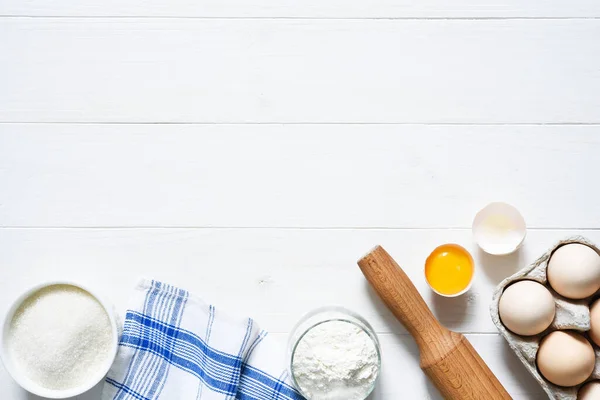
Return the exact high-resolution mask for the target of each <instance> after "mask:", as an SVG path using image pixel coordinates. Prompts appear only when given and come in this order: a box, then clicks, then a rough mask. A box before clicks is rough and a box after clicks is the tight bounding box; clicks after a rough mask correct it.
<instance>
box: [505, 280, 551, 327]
mask: <svg viewBox="0 0 600 400" xmlns="http://www.w3.org/2000/svg"><path fill="white" fill-rule="evenodd" d="M498 311H499V312H500V319H501V320H502V323H503V324H504V326H506V328H507V329H508V330H510V331H511V332H513V333H516V334H517V335H524V336H530V335H537V334H538V333H541V332H543V331H544V330H545V329H546V328H548V327H549V326H550V324H551V323H552V320H554V314H555V313H556V305H555V303H554V297H552V294H551V293H550V291H549V290H548V289H547V288H546V287H545V286H544V285H542V284H541V283H538V282H534V281H529V280H523V281H519V282H516V283H513V284H512V285H510V286H509V287H507V288H506V290H504V293H502V297H501V298H500V304H499V306H498Z"/></svg>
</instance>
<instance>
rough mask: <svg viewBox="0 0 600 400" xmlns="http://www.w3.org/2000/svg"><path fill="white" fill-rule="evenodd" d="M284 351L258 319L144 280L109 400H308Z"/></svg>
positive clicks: (109, 382)
mask: <svg viewBox="0 0 600 400" xmlns="http://www.w3.org/2000/svg"><path fill="white" fill-rule="evenodd" d="M283 365H284V354H282V352H281V351H280V349H278V348H277V347H276V346H271V345H270V343H269V340H268V336H267V333H266V332H265V331H261V330H260V329H259V328H258V326H257V325H256V323H255V322H254V321H253V320H252V319H251V318H246V319H235V318H232V317H229V316H227V315H224V314H222V313H220V312H218V311H217V310H216V309H215V308H214V307H213V306H211V305H207V304H205V303H204V302H203V301H202V300H200V299H199V298H198V297H195V296H194V295H191V294H190V293H188V292H187V291H185V290H182V289H178V288H176V287H174V286H170V285H167V284H164V283H161V282H156V281H148V280H143V281H141V282H140V283H139V284H138V285H137V287H136V290H135V294H134V298H133V303H132V305H131V309H130V310H128V311H127V314H126V317H125V323H124V326H123V335H122V337H121V341H120V344H119V351H118V354H117V358H116V360H115V362H114V364H113V366H112V368H111V370H110V371H109V373H108V375H107V377H106V382H105V384H104V391H103V393H102V400H130V399H131V400H133V399H135V400H155V399H161V400H188V399H190V400H199V399H202V400H213V399H241V400H246V399H248V400H251V399H257V400H267V399H273V400H274V399H278V400H302V399H303V397H301V396H300V395H299V394H298V392H297V391H296V390H295V389H294V388H293V387H292V386H291V385H290V383H289V376H288V373H287V372H286V368H285V367H284V366H283Z"/></svg>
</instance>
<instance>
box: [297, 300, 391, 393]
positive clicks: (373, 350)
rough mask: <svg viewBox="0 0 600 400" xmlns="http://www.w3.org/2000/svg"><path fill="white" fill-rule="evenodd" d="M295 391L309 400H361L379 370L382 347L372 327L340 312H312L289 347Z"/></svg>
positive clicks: (334, 309) (328, 309) (347, 312)
mask: <svg viewBox="0 0 600 400" xmlns="http://www.w3.org/2000/svg"><path fill="white" fill-rule="evenodd" d="M288 357H289V369H290V375H291V377H292V381H293V382H294V386H295V387H296V389H298V391H299V392H300V393H301V394H302V395H303V396H304V397H305V398H307V399H309V400H364V399H366V398H367V397H368V396H369V394H371V392H372V391H373V389H374V388H375V383H376V382H377V378H378V377H379V371H380V370H381V348H380V346H379V340H378V339H377V335H376V334H375V331H374V330H373V328H372V327H371V325H370V324H369V323H368V322H367V321H366V320H365V319H364V318H362V317H361V316H360V315H358V314H356V313H355V312H353V311H350V310H348V309H346V308H343V307H337V306H328V307H323V308H319V309H316V310H313V311H311V312H310V313H308V314H307V315H305V316H304V317H303V318H302V319H301V320H300V321H299V322H298V323H297V324H296V326H295V327H294V329H293V330H292V333H291V335H290V340H289V343H288Z"/></svg>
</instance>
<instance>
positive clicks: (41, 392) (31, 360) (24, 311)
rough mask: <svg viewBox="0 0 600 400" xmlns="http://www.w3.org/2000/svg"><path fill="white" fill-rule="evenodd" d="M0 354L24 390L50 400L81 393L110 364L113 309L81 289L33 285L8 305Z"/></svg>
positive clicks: (115, 334)
mask: <svg viewBox="0 0 600 400" xmlns="http://www.w3.org/2000/svg"><path fill="white" fill-rule="evenodd" d="M1 333H2V337H1V345H0V355H1V356H2V361H3V363H4V366H5V367H6V370H7V371H8V372H9V374H10V375H11V376H12V378H13V379H14V380H15V381H16V382H17V383H18V384H19V385H20V386H21V387H22V388H24V389H25V390H27V391H29V392H31V393H33V394H36V395H38V396H42V397H45V398H50V399H65V398H69V397H75V396H77V395H80V394H82V393H84V392H86V391H88V390H90V389H91V388H92V387H94V386H95V385H96V384H98V383H99V382H100V381H101V380H102V379H103V378H104V376H105V375H106V373H107V372H108V370H109V368H110V366H111V365H112V363H113V361H114V359H115V357H116V353H117V347H118V340H119V331H118V328H117V318H116V316H115V314H114V311H113V308H112V306H110V305H108V304H107V303H105V302H104V301H103V300H101V299H100V298H99V297H98V296H96V295H94V294H92V292H90V291H89V290H88V289H86V288H84V287H82V286H81V285H78V284H74V283H71V282H50V283H46V284H43V285H38V286H36V287H34V288H32V289H30V290H28V291H27V292H25V293H24V294H23V295H21V296H20V297H19V298H18V299H16V301H15V302H14V303H13V305H12V307H11V308H10V309H9V311H8V313H7V314H6V317H5V319H4V324H3V327H2V331H1Z"/></svg>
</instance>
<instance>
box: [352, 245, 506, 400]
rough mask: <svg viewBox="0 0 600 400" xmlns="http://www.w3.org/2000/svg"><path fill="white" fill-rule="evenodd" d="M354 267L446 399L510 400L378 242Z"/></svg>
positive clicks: (496, 381)
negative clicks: (414, 343)
mask: <svg viewBox="0 0 600 400" xmlns="http://www.w3.org/2000/svg"><path fill="white" fill-rule="evenodd" d="M358 266H359V267H360V269H361V270H362V272H363V274H364V275H365V277H366V278H367V280H368V281H369V283H371V285H372V286H373V288H374V289H375V291H376V292H377V293H378V294H379V296H380V297H381V299H382V300H383V302H384V303H385V304H386V305H387V306H388V307H389V309H390V310H391V311H392V313H393V314H394V315H395V316H396V318H398V319H399V320H400V322H402V324H404V326H405V327H406V329H407V330H408V331H409V332H410V334H411V335H412V336H413V337H414V338H415V340H416V341H417V345H418V346H419V351H420V353H421V369H422V370H423V371H424V372H425V374H427V376H428V377H429V379H431V380H432V381H433V383H434V384H435V386H436V387H437V388H438V390H439V391H440V392H441V393H442V395H443V396H444V398H446V399H449V400H496V399H498V400H500V399H510V398H511V397H510V395H509V394H508V393H507V392H506V390H505V389H504V387H503V386H502V384H501V383H500V382H499V381H498V379H497V378H496V377H495V376H494V374H493V373H492V371H490V369H489V368H488V366H487V365H486V364H485V362H484V361H483V360H482V359H481V357H480V356H479V354H477V352H476V351H475V349H474V348H473V346H471V343H469V341H468V340H467V338H465V337H464V336H463V335H462V334H460V333H456V332H452V331H450V330H448V329H446V328H444V327H443V326H442V325H441V324H440V323H439V321H438V320H437V319H436V318H435V317H434V316H433V314H432V313H431V311H430V310H429V308H428V307H427V304H425V301H424V300H423V298H422V297H421V295H420V294H419V292H418V291H417V289H416V288H415V286H414V285H413V284H412V282H411V281H410V279H409V278H408V276H406V274H405V273H404V271H402V269H401V268H400V266H398V264H396V262H395V261H394V259H393V258H392V257H391V256H390V255H389V254H388V253H387V252H386V251H385V250H384V249H383V247H381V246H377V247H376V248H375V249H373V250H372V251H371V252H370V253H369V254H367V255H366V256H364V257H363V258H361V259H360V260H359V261H358Z"/></svg>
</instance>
